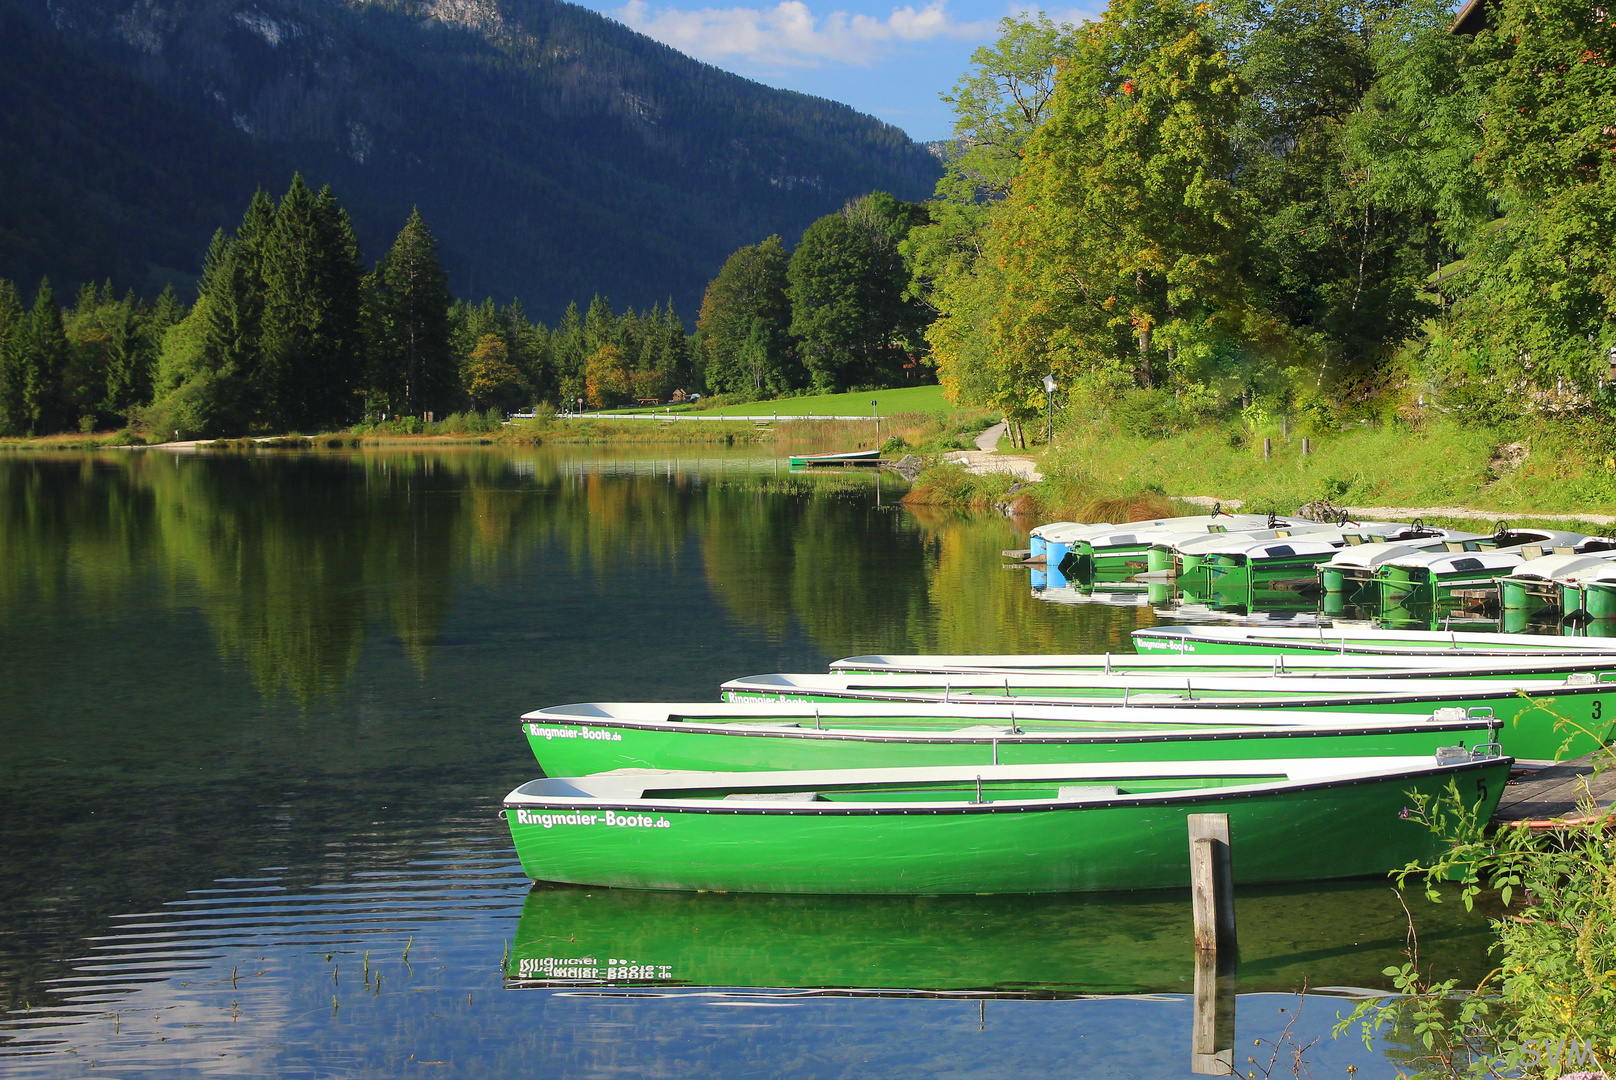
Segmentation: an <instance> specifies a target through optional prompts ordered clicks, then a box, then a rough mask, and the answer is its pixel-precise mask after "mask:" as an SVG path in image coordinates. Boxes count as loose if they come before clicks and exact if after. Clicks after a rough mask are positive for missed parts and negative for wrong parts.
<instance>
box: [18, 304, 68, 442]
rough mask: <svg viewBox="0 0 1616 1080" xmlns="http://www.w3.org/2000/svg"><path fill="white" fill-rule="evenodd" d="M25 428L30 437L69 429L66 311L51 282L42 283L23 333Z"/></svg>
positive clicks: (23, 412)
mask: <svg viewBox="0 0 1616 1080" xmlns="http://www.w3.org/2000/svg"><path fill="white" fill-rule="evenodd" d="M21 352H22V356H21V364H20V367H21V369H22V370H21V376H22V427H23V429H24V431H26V432H27V434H29V435H49V434H51V433H53V432H57V431H62V430H65V429H66V428H67V427H69V426H70V425H69V420H68V416H67V408H66V402H65V401H64V400H63V397H62V377H63V375H64V374H66V372H67V365H68V363H69V361H70V360H71V358H72V351H71V347H70V346H69V345H68V341H67V331H66V328H65V327H63V325H62V309H61V308H60V307H58V306H57V303H56V294H55V293H53V292H52V291H51V287H50V280H49V279H45V280H42V281H41V282H40V283H39V292H38V294H36V295H35V297H34V307H33V310H32V311H31V312H29V314H28V323H27V326H26V327H25V329H24V330H23V334H22V349H21Z"/></svg>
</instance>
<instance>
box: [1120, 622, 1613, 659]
mask: <svg viewBox="0 0 1616 1080" xmlns="http://www.w3.org/2000/svg"><path fill="white" fill-rule="evenodd" d="M1133 644H1134V648H1136V649H1138V650H1139V651H1140V652H1141V653H1158V654H1159V653H1178V654H1181V655H1182V654H1186V653H1231V652H1235V653H1246V654H1248V655H1249V654H1253V653H1261V654H1264V655H1272V654H1275V653H1326V652H1333V653H1336V654H1338V655H1342V656H1345V655H1347V654H1349V653H1352V654H1362V655H1380V656H1411V657H1412V656H1521V655H1527V656H1612V657H1616V638H1595V637H1569V636H1566V637H1562V636H1558V635H1552V634H1494V633H1479V632H1471V631H1463V632H1461V631H1458V630H1382V629H1379V628H1377V627H1371V626H1361V625H1342V626H1333V627H1325V626H1322V625H1321V626H1317V627H1308V628H1306V629H1301V628H1290V627H1280V626H1151V627H1146V628H1143V629H1139V630H1135V631H1134V632H1133Z"/></svg>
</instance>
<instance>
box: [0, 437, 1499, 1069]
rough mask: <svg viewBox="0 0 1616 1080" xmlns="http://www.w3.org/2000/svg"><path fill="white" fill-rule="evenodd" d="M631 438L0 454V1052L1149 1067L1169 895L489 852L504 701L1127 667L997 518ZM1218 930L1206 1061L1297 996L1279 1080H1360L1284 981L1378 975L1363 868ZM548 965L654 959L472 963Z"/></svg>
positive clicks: (1387, 918) (217, 1059)
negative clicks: (604, 863) (575, 862)
mask: <svg viewBox="0 0 1616 1080" xmlns="http://www.w3.org/2000/svg"><path fill="white" fill-rule="evenodd" d="M657 453H658V454H659V456H648V455H646V454H638V455H635V454H629V455H614V454H612V453H611V452H608V451H604V450H602V451H595V450H589V449H579V448H573V449H564V450H551V449H549V448H544V449H532V450H523V451H511V452H506V451H495V450H486V449H485V450H477V449H467V450H458V451H442V452H414V451H409V452H404V451H399V452H391V451H389V452H378V453H365V454H353V455H347V454H341V453H331V454H308V455H299V456H277V455H271V454H260V455H257V456H250V457H236V456H204V455H181V456H175V455H171V454H168V453H163V452H138V453H123V454H106V455H99V456H93V457H92V456H77V457H60V458H52V457H45V456H36V455H13V456H0V747H3V751H0V1003H3V1005H4V1007H5V1010H6V1011H5V1012H4V1014H3V1016H0V1073H3V1074H5V1075H7V1076H19V1077H32V1076H47V1077H55V1076H63V1077H66V1076H72V1077H83V1076H92V1075H93V1076H103V1075H105V1076H134V1075H137V1074H138V1075H192V1074H195V1075H205V1076H249V1075H250V1076H273V1077H321V1078H326V1077H350V1076H353V1077H361V1076H377V1077H395V1076H414V1075H421V1076H430V1077H503V1076H531V1075H543V1076H546V1077H574V1076H577V1077H604V1076H623V1077H660V1076H668V1077H709V1076H710V1077H725V1078H731V1077H754V1076H755V1077H770V1078H773V1077H781V1076H790V1077H805V1078H807V1077H883V1078H884V1077H890V1076H892V1075H922V1074H924V1075H932V1076H1006V1077H1010V1076H1014V1077H1018V1078H1025V1077H1038V1076H1046V1075H1047V1076H1055V1075H1060V1076H1071V1075H1081V1076H1093V1077H1098V1076H1106V1077H1110V1076H1116V1077H1129V1078H1132V1077H1157V1076H1171V1077H1176V1076H1183V1075H1188V1074H1189V1066H1190V1062H1189V1038H1190V1021H1191V1012H1192V1009H1191V1003H1190V1000H1189V998H1188V996H1187V995H1188V994H1189V993H1190V990H1191V987H1192V984H1193V971H1192V947H1191V938H1190V912H1189V902H1188V895H1187V892H1185V893H1183V894H1179V893H1166V894H1160V893H1155V894H1127V895H1112V896H1084V897H1032V898H1013V897H1011V898H1007V897H916V898H847V897H767V896H726V895H679V894H647V893H634V892H614V891H611V890H600V889H579V888H572V887H554V886H544V885H539V886H534V885H533V884H532V883H530V882H529V881H528V880H527V879H526V878H524V877H523V876H522V873H521V870H520V868H519V867H518V866H517V864H516V861H515V858H514V855H513V853H512V851H511V847H510V841H509V835H508V833H506V832H505V831H504V825H503V822H501V821H500V820H499V819H498V818H497V817H496V816H495V815H496V811H497V810H498V808H499V803H500V799H501V797H502V796H503V795H504V794H505V793H506V792H507V791H509V790H510V789H511V788H512V787H514V786H516V785H517V784H519V783H521V782H523V781H525V780H528V779H531V778H532V777H533V776H535V775H537V770H536V768H535V766H534V763H533V761H532V758H531V756H530V754H529V752H528V750H527V748H526V746H525V745H524V743H523V740H522V738H521V737H520V734H519V731H518V728H517V723H516V717H517V716H518V715H519V714H521V713H522V712H524V711H526V710H529V709H533V708H536V707H539V706H542V705H549V704H556V703H561V702H570V701H587V700H627V699H655V700H696V701H711V700H716V697H717V689H716V688H717V685H718V683H719V682H720V681H721V680H723V679H726V678H731V677H734V676H738V675H745V674H755V673H759V672H767V671H823V670H824V668H825V664H826V663H827V662H828V661H830V660H832V659H834V658H836V657H838V656H843V655H848V654H853V653H862V652H877V651H889V652H892V651H902V652H918V651H937V652H1018V651H1039V650H1057V651H1070V652H1082V651H1090V652H1092V651H1106V650H1110V651H1129V646H1128V634H1129V632H1130V631H1131V630H1133V629H1135V628H1136V627H1138V626H1141V625H1146V624H1148V623H1151V622H1153V621H1155V619H1156V616H1155V615H1154V614H1153V613H1152V611H1151V609H1150V608H1148V607H1120V606H1117V607H1113V606H1106V605H1101V604H1084V605H1080V606H1063V605H1058V604H1049V603H1043V602H1040V601H1039V600H1037V599H1035V598H1034V597H1033V596H1032V595H1031V592H1030V590H1029V587H1028V581H1027V577H1026V574H1025V573H1024V572H1012V571H1007V570H1004V569H1001V568H1000V565H999V564H1000V561H1001V560H1000V557H999V551H1000V550H1001V549H1003V548H1010V547H1017V546H1021V545H1022V544H1023V543H1024V537H1023V536H1022V535H1021V534H1019V533H1018V532H1016V530H1015V529H1014V528H1013V527H1012V526H1011V525H1010V524H1008V523H1007V522H1004V521H998V520H990V519H975V520H967V519H961V518H957V517H953V516H946V515H935V514H915V513H911V512H909V511H905V510H902V509H898V508H895V507H894V505H893V504H894V502H895V501H896V499H897V497H898V496H899V495H901V493H902V492H901V489H900V488H894V487H888V486H886V485H885V484H883V486H882V487H880V488H877V487H876V484H875V480H874V478H872V477H869V476H853V477H847V478H841V479H832V478H817V477H816V478H812V479H803V478H793V477H791V476H790V475H789V474H787V473H785V471H784V468H783V466H782V465H781V463H779V462H778V461H777V460H776V459H775V458H772V457H765V456H759V455H757V454H756V453H748V452H732V453H724V452H718V451H709V450H701V451H696V450H690V451H686V452H685V453H684V454H683V455H682V456H676V455H674V454H673V453H672V452H670V451H658V452H657ZM1410 903H1411V904H1413V905H1414V911H1415V915H1416V918H1417V920H1418V922H1419V925H1420V931H1421V948H1422V960H1423V961H1424V962H1425V963H1428V964H1432V965H1434V967H1435V968H1436V970H1437V972H1438V974H1439V975H1440V974H1448V973H1451V974H1457V975H1459V976H1461V977H1465V978H1469V979H1475V978H1479V977H1480V975H1481V974H1482V973H1483V972H1484V971H1485V970H1486V968H1487V956H1486V946H1487V934H1486V930H1485V926H1484V924H1483V923H1482V921H1481V919H1480V918H1479V917H1467V916H1465V915H1464V913H1463V911H1462V909H1461V908H1460V907H1459V906H1458V905H1457V904H1445V905H1440V906H1432V905H1429V904H1427V903H1425V902H1424V901H1423V900H1418V901H1417V902H1416V900H1414V899H1411V901H1410ZM1238 917H1239V920H1240V934H1241V956H1240V967H1239V972H1238V976H1237V980H1238V981H1237V985H1238V988H1239V992H1240V995H1241V996H1240V998H1239V1000H1238V1006H1237V1014H1236V1015H1237V1020H1236V1022H1237V1032H1238V1039H1237V1043H1236V1045H1237V1046H1238V1047H1239V1049H1238V1051H1237V1054H1238V1055H1239V1056H1238V1058H1237V1060H1240V1061H1243V1059H1244V1057H1245V1055H1246V1054H1248V1053H1252V1054H1256V1055H1257V1056H1258V1057H1259V1060H1261V1061H1266V1060H1267V1055H1268V1054H1269V1053H1271V1051H1270V1050H1268V1049H1266V1048H1262V1047H1254V1046H1253V1040H1255V1039H1258V1038H1264V1039H1276V1038H1278V1037H1279V1034H1280V1032H1281V1031H1282V1030H1284V1028H1285V1025H1286V1024H1287V1023H1288V1022H1289V1021H1291V1020H1292V1018H1293V1017H1294V1016H1295V1015H1296V1010H1297V1008H1298V1007H1299V1006H1300V1008H1301V1016H1300V1019H1299V1021H1298V1022H1297V1023H1296V1025H1295V1027H1294V1029H1293V1031H1294V1032H1295V1033H1296V1038H1297V1040H1298V1041H1300V1042H1302V1043H1306V1042H1309V1041H1311V1040H1313V1039H1315V1038H1318V1039H1319V1042H1318V1043H1317V1044H1316V1045H1315V1046H1313V1048H1312V1049H1311V1050H1310V1051H1308V1055H1307V1057H1308V1060H1309V1061H1310V1062H1311V1063H1313V1066H1314V1073H1315V1075H1324V1074H1326V1073H1328V1074H1331V1075H1339V1074H1342V1073H1343V1072H1344V1070H1345V1067H1346V1066H1347V1065H1348V1064H1354V1065H1357V1066H1359V1067H1360V1068H1361V1069H1363V1070H1365V1072H1364V1074H1365V1075H1385V1074H1386V1073H1387V1072H1388V1071H1389V1066H1390V1060H1389V1059H1390V1058H1395V1057H1397V1056H1398V1055H1399V1054H1400V1053H1401V1052H1402V1051H1401V1050H1400V1049H1399V1048H1398V1047H1396V1046H1387V1047H1381V1048H1378V1049H1376V1050H1374V1051H1368V1050H1365V1049H1364V1047H1363V1045H1362V1043H1361V1041H1359V1040H1358V1039H1356V1038H1342V1039H1338V1040H1332V1039H1331V1038H1330V1036H1329V1028H1330V1027H1331V1025H1332V1024H1333V1023H1334V1020H1335V1017H1336V1014H1337V1013H1338V1012H1345V1011H1349V1010H1350V1007H1351V1005H1350V1002H1346V1001H1344V1000H1343V999H1342V998H1340V997H1330V996H1325V995H1309V996H1308V997H1307V998H1305V999H1303V998H1301V997H1299V996H1298V993H1297V991H1299V990H1301V989H1302V988H1303V987H1304V986H1307V987H1312V988H1320V987H1329V986H1360V987H1362V986H1368V987H1385V986H1386V980H1385V978H1384V977H1383V976H1382V975H1381V974H1380V971H1381V969H1382V968H1384V967H1385V966H1387V965H1388V964H1393V963H1398V962H1400V960H1401V955H1400V954H1401V951H1402V949H1403V947H1404V943H1405V931H1406V920H1405V917H1404V914H1403V910H1402V908H1401V906H1400V905H1399V904H1398V902H1397V900H1396V898H1395V896H1394V895H1393V894H1392V892H1391V891H1390V889H1389V888H1388V887H1387V885H1386V884H1385V883H1384V882H1378V881H1371V882H1349V883H1344V884H1336V885H1330V886H1327V887H1319V888H1308V889H1290V890H1246V891H1244V892H1243V893H1242V895H1241V896H1240V897H1239V900H1238ZM569 957H570V958H573V959H581V958H585V957H588V958H590V959H591V960H595V959H597V958H599V960H600V962H601V963H606V962H608V961H610V962H614V963H622V964H632V965H635V966H637V967H643V968H654V969H656V970H657V972H658V975H657V976H656V977H657V978H660V979H663V980H665V983H664V985H660V986H656V987H652V988H632V987H623V988H604V989H602V988H596V989H577V988H573V989H556V988H553V987H552V988H535V987H533V986H532V984H531V983H526V984H525V983H523V982H521V981H520V980H513V981H511V982H510V983H507V980H506V978H505V974H504V973H505V970H506V968H507V966H509V967H510V969H511V970H512V972H513V973H516V974H528V975H542V973H543V971H544V970H545V968H544V965H545V964H546V963H550V964H552V965H553V964H554V963H555V962H556V961H557V959H558V958H561V959H566V958H569ZM916 991H926V992H929V993H925V994H922V993H916ZM1246 1067H1247V1068H1250V1066H1249V1065H1248V1066H1246ZM1282 1072H1284V1073H1288V1069H1286V1068H1283V1067H1282V1068H1281V1069H1280V1070H1279V1071H1277V1072H1276V1073H1275V1075H1279V1074H1280V1073H1282ZM1259 1075H1261V1072H1259Z"/></svg>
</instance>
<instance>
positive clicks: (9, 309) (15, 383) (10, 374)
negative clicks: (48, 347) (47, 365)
mask: <svg viewBox="0 0 1616 1080" xmlns="http://www.w3.org/2000/svg"><path fill="white" fill-rule="evenodd" d="M26 327H27V321H26V316H25V314H24V312H23V308H22V300H21V298H19V297H18V296H17V286H15V285H13V284H12V283H11V282H10V281H8V280H7V279H5V278H0V435H21V434H23V433H24V432H25V431H27V424H26V422H25V421H24V418H23V396H22V386H23V376H22V340H23V334H24V332H25V329H26Z"/></svg>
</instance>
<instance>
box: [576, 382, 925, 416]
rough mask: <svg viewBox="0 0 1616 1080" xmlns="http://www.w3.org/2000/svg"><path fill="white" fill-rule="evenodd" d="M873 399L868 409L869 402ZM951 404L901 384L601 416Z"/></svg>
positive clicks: (840, 412)
mask: <svg viewBox="0 0 1616 1080" xmlns="http://www.w3.org/2000/svg"><path fill="white" fill-rule="evenodd" d="M872 401H873V402H875V403H876V404H875V406H874V408H873V409H872V407H871V405H870V402H872ZM954 411H955V408H954V406H953V405H951V404H949V402H948V400H947V399H946V398H944V397H943V388H942V387H941V386H937V385H935V384H933V385H931V386H904V387H899V388H897V389H895V390H866V391H859V392H856V393H847V394H818V395H813V396H804V397H785V398H773V399H770V400H768V401H744V402H726V401H724V400H723V399H722V398H720V399H706V398H704V399H703V400H701V401H699V402H696V403H695V404H694V405H671V406H664V407H661V408H654V409H613V410H611V412H610V413H606V414H603V415H613V414H616V415H620V416H621V415H624V414H628V413H663V414H671V415H677V414H680V413H695V414H697V415H700V416H774V415H777V414H778V415H780V416H807V415H809V414H812V415H814V416H871V415H873V414H879V415H881V416H893V415H896V414H898V413H952V412H954Z"/></svg>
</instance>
